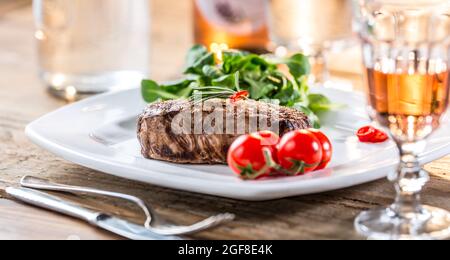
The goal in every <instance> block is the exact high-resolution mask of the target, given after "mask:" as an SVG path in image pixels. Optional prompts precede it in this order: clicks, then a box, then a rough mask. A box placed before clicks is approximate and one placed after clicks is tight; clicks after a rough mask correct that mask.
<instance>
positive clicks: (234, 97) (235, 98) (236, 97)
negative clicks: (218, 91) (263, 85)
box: [230, 90, 250, 103]
mask: <svg viewBox="0 0 450 260" xmlns="http://www.w3.org/2000/svg"><path fill="white" fill-rule="evenodd" d="M249 96H250V93H249V92H248V91H247V90H242V91H239V92H237V93H236V94H234V95H232V96H231V97H230V99H231V102H232V103H235V102H237V101H239V100H242V99H246V98H248V97H249Z"/></svg>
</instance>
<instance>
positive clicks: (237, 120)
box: [138, 99, 311, 164]
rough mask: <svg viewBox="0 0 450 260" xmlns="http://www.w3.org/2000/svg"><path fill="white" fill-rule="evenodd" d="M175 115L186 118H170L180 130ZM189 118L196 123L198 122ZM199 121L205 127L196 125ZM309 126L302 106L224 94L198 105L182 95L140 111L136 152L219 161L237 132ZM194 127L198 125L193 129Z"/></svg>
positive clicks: (193, 160) (183, 159) (199, 161)
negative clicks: (229, 99)
mask: <svg viewBox="0 0 450 260" xmlns="http://www.w3.org/2000/svg"><path fill="white" fill-rule="evenodd" d="M199 115H202V116H199ZM217 115H219V116H217ZM274 115H275V116H274ZM214 117H215V118H223V120H224V123H223V125H221V124H216V120H214V119H211V118H214ZM180 118H181V119H186V118H187V119H189V118H190V119H192V120H187V121H185V122H191V123H190V125H188V124H187V123H186V124H183V123H175V124H174V125H175V126H180V127H179V128H182V129H185V130H184V131H183V132H180V131H181V130H180V129H177V128H175V130H174V128H173V122H180ZM196 118H202V120H195V119H196ZM174 120H175V121H174ZM208 120H209V121H208ZM260 120H263V121H262V122H263V123H258V124H257V125H256V126H255V127H256V128H257V129H253V128H251V127H250V122H261V121H260ZM264 120H265V121H264ZM205 121H207V123H209V124H205ZM211 122H212V123H211ZM242 122H245V124H242ZM264 122H273V124H272V125H271V124H270V123H264ZM195 124H200V128H198V127H196V125H195ZM263 124H264V125H263ZM203 125H205V126H207V125H211V127H209V128H208V127H201V126H203ZM243 125H244V126H245V127H242V126H243ZM197 126H199V125H197ZM239 126H241V127H239ZM309 127H311V124H310V122H309V120H308V117H307V116H306V115H305V114H304V113H302V112H299V111H297V110H294V109H290V108H287V107H281V106H276V105H272V104H268V103H264V102H259V101H254V100H241V101H238V102H235V103H230V102H227V100H224V99H211V100H207V101H204V102H202V103H200V105H199V104H198V103H194V102H192V101H187V100H170V101H164V102H156V103H152V104H150V105H149V106H148V107H147V108H146V109H145V111H144V112H143V113H142V115H140V117H139V120H138V139H139V142H140V144H141V147H142V154H143V155H144V157H146V158H149V159H156V160H162V161H169V162H175V163H184V164H225V163H226V160H227V152H228V149H229V147H230V146H231V144H232V143H233V141H234V140H235V139H236V138H237V137H239V136H240V135H242V134H247V133H249V132H250V131H252V132H254V131H256V130H257V131H261V130H272V131H274V130H278V133H279V134H280V135H281V136H282V135H283V134H285V133H287V132H289V131H292V130H298V129H307V128H309ZM194 129H200V130H199V131H197V132H194ZM226 129H228V130H230V129H232V130H233V131H231V132H229V131H226ZM238 129H240V131H238ZM188 130H191V131H188Z"/></svg>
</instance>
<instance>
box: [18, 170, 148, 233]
mask: <svg viewBox="0 0 450 260" xmlns="http://www.w3.org/2000/svg"><path fill="white" fill-rule="evenodd" d="M20 185H21V186H22V187H26V188H32V189H38V190H47V191H60V192H69V193H73V194H95V195H101V196H107V197H113V198H118V199H123V200H127V201H130V202H132V203H134V204H136V205H137V206H139V208H140V209H141V210H142V211H143V212H144V214H145V216H146V218H147V219H146V220H145V224H144V226H145V227H146V228H149V227H150V226H151V223H152V220H153V218H152V215H153V214H152V213H153V212H151V209H150V207H148V206H147V204H146V203H145V202H144V201H143V200H141V199H139V198H138V197H135V196H132V195H127V194H123V193H118V192H111V191H104V190H98V189H93V188H86V187H78V186H69V185H64V184H58V183H52V182H50V181H48V180H44V179H40V178H36V177H33V176H24V177H23V178H22V179H21V180H20Z"/></svg>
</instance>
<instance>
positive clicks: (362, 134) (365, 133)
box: [356, 126, 389, 143]
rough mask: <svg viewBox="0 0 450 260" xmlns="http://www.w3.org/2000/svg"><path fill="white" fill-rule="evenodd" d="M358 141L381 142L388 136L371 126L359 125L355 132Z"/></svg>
mask: <svg viewBox="0 0 450 260" xmlns="http://www.w3.org/2000/svg"><path fill="white" fill-rule="evenodd" d="M356 135H357V136H358V139H359V141H361V142H363V143H382V142H385V141H387V140H388V139H389V136H388V135H387V134H386V133H385V132H383V131H381V130H379V129H376V128H375V127H373V126H364V127H361V128H360V129H359V130H358V132H357V133H356Z"/></svg>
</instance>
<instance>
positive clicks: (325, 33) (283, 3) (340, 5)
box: [267, 0, 353, 83]
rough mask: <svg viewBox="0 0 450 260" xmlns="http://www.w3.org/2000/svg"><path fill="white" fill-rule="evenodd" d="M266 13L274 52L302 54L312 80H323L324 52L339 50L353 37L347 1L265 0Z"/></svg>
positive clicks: (325, 57)
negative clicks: (308, 62) (310, 65)
mask: <svg viewBox="0 0 450 260" xmlns="http://www.w3.org/2000/svg"><path fill="white" fill-rule="evenodd" d="M267 14H268V24H269V33H270V38H271V41H272V42H273V44H274V45H275V53H276V54H279V55H284V54H285V53H286V52H298V51H300V52H303V53H305V54H306V55H308V56H310V57H311V60H312V63H313V64H314V70H313V76H314V78H315V81H316V82H319V83H325V82H326V81H327V80H328V77H329V73H328V66H327V55H326V53H327V52H329V51H339V50H342V49H343V48H345V47H346V46H348V45H349V43H350V42H351V41H349V40H351V39H352V37H353V31H352V2H351V0H267Z"/></svg>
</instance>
